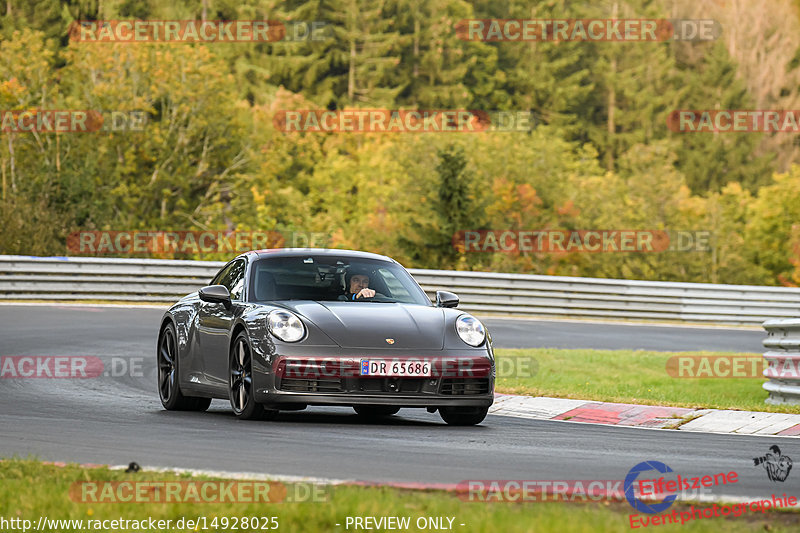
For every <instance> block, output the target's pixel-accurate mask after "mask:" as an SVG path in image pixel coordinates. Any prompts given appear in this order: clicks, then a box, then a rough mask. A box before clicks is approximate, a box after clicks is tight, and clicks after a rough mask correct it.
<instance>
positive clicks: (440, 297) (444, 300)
mask: <svg viewBox="0 0 800 533" xmlns="http://www.w3.org/2000/svg"><path fill="white" fill-rule="evenodd" d="M436 307H458V296H456V295H455V294H453V293H452V292H447V291H436Z"/></svg>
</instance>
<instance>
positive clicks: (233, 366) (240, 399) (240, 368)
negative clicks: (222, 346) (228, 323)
mask: <svg viewBox="0 0 800 533" xmlns="http://www.w3.org/2000/svg"><path fill="white" fill-rule="evenodd" d="M252 354H253V352H252V350H251V349H250V341H249V340H248V339H247V334H246V333H245V332H244V331H242V332H241V333H239V335H237V336H236V340H234V341H233V345H232V347H231V353H230V356H229V357H228V398H229V399H230V402H231V408H232V409H233V414H234V415H236V418H239V419H241V420H267V419H272V418H275V415H277V414H278V411H276V410H273V409H265V408H264V406H263V405H262V404H260V403H258V402H256V401H255V394H254V391H253V355H252Z"/></svg>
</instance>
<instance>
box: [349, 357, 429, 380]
mask: <svg viewBox="0 0 800 533" xmlns="http://www.w3.org/2000/svg"><path fill="white" fill-rule="evenodd" d="M361 375H362V376H376V377H393V378H429V377H431V363H430V361H419V360H416V361H415V360H402V361H400V360H396V359H362V360H361Z"/></svg>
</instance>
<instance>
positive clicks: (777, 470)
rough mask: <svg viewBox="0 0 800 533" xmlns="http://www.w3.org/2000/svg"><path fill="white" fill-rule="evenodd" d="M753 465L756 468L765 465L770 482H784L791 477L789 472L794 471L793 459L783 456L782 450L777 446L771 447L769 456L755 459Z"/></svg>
mask: <svg viewBox="0 0 800 533" xmlns="http://www.w3.org/2000/svg"><path fill="white" fill-rule="evenodd" d="M753 464H754V465H755V466H758V465H764V470H766V471H767V477H768V478H769V480H770V481H780V482H784V481H786V478H787V477H789V472H791V471H792V459H791V458H790V457H789V456H787V455H783V454H781V449H780V448H778V447H777V446H770V447H769V451H768V452H767V455H762V456H761V457H753Z"/></svg>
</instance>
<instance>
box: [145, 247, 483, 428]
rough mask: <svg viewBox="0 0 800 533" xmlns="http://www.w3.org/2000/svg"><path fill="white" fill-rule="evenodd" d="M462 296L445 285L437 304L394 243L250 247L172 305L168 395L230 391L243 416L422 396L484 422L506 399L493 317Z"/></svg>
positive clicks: (162, 360)
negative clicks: (380, 251)
mask: <svg viewBox="0 0 800 533" xmlns="http://www.w3.org/2000/svg"><path fill="white" fill-rule="evenodd" d="M457 305H458V297H457V296H456V295H455V294H452V293H450V292H445V291H439V292H437V293H436V304H435V305H434V304H432V303H431V301H430V300H429V299H428V297H427V295H426V294H425V292H424V291H423V290H422V289H421V288H420V286H419V285H418V284H417V283H416V281H415V280H414V278H412V277H411V275H410V274H409V273H408V272H407V271H406V270H405V269H404V268H403V267H402V266H401V265H400V264H399V263H397V262H396V261H394V260H393V259H390V258H388V257H385V256H382V255H377V254H372V253H366V252H356V251H350V250H323V249H281V250H261V251H252V252H247V253H245V254H242V255H240V256H238V257H236V258H235V259H233V260H232V261H230V262H229V263H228V264H227V265H225V266H224V267H223V268H222V269H221V270H220V271H219V273H218V274H217V275H216V276H215V277H214V279H213V280H212V281H211V283H210V285H209V286H207V287H203V288H202V289H200V290H199V291H198V292H194V293H192V294H189V295H188V296H186V297H184V298H182V299H181V300H180V301H178V302H177V303H176V304H175V305H173V306H172V307H171V308H170V309H169V310H168V311H167V312H166V313H165V315H164V317H163V319H162V321H161V326H160V328H159V331H158V345H157V357H158V390H159V395H160V397H161V403H162V404H163V405H164V407H165V408H166V409H168V410H193V411H204V410H206V409H207V408H208V407H209V405H210V403H211V399H212V398H220V399H228V400H230V403H231V407H232V408H233V412H234V414H235V415H236V416H237V417H239V418H243V419H255V418H262V419H263V418H271V417H273V416H274V415H275V414H277V413H278V411H280V410H299V409H304V408H305V407H307V406H308V405H337V406H352V407H353V408H354V409H355V410H356V412H357V413H358V414H359V415H361V416H364V417H371V418H375V417H385V416H390V415H393V414H395V413H397V412H398V411H399V410H400V408H403V407H420V408H427V410H428V411H429V412H431V413H434V412H436V411H437V410H438V411H439V414H440V415H441V417H442V419H444V420H445V422H447V423H448V424H455V425H473V424H478V423H480V422H481V421H483V419H484V418H485V417H486V413H487V411H488V409H489V406H490V405H491V404H492V401H493V399H494V375H495V365H494V353H493V351H492V344H491V337H490V336H489V333H488V332H487V331H486V330H485V328H484V326H483V325H482V324H481V323H480V321H478V320H477V319H476V318H474V317H473V316H471V315H470V314H468V313H464V312H460V311H457V310H456V309H454V308H455V307H456V306H457Z"/></svg>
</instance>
